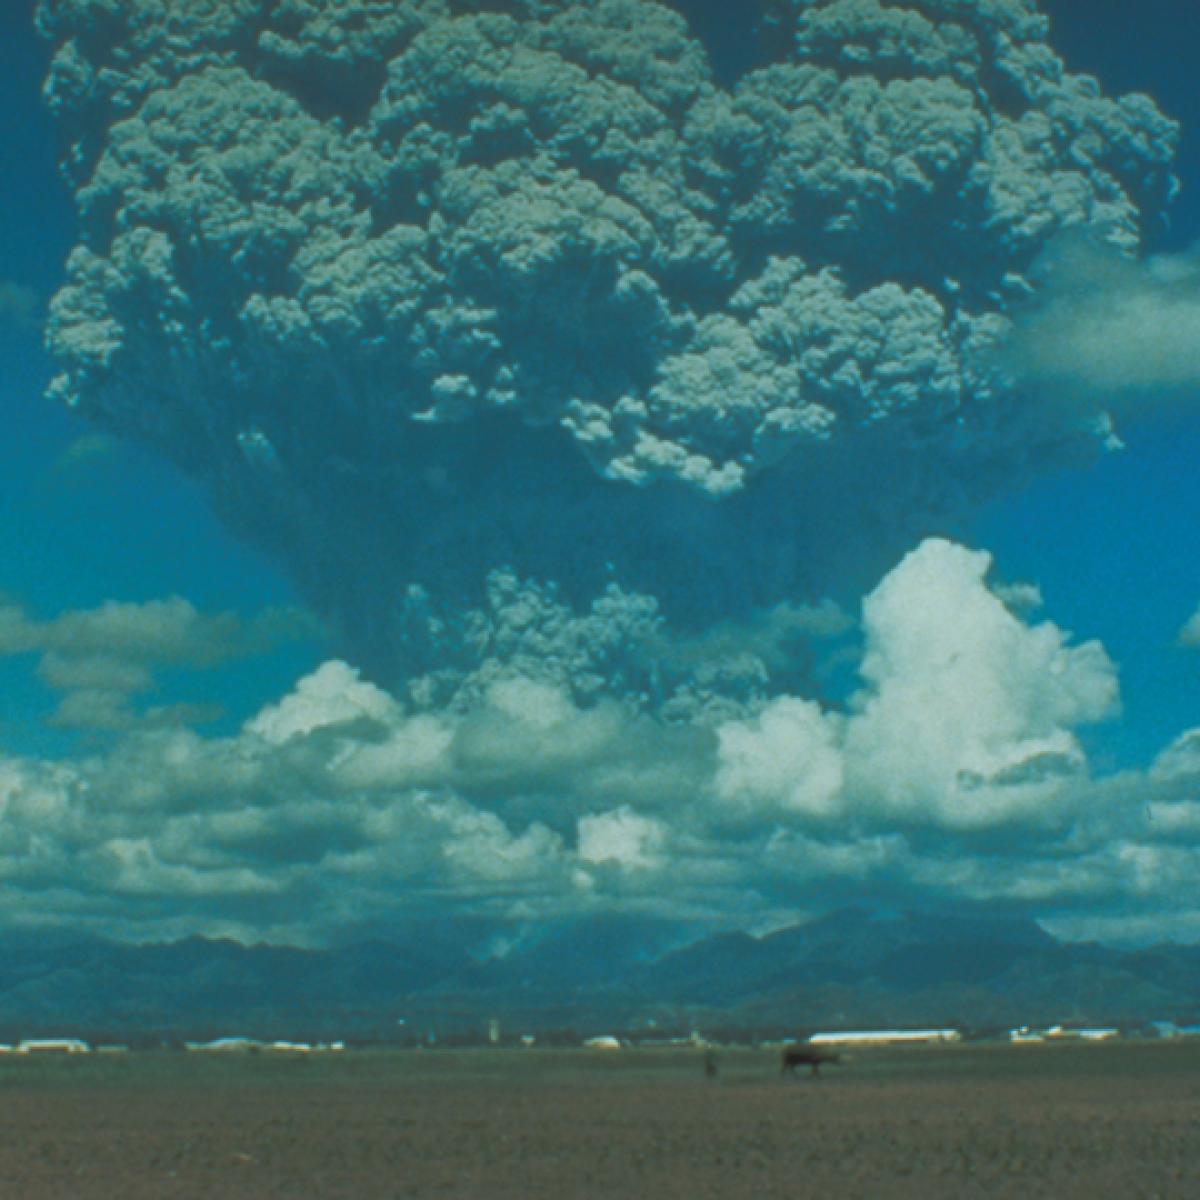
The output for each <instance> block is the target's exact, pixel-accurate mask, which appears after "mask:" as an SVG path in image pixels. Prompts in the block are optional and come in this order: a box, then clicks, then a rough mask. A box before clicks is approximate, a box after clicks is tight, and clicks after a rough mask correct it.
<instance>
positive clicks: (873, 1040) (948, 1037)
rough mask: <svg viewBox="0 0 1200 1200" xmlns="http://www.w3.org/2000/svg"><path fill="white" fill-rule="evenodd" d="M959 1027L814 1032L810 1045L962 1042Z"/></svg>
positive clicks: (887, 1044) (891, 1044)
mask: <svg viewBox="0 0 1200 1200" xmlns="http://www.w3.org/2000/svg"><path fill="white" fill-rule="evenodd" d="M961 1041H962V1034H961V1033H959V1031H958V1030H957V1029H860V1030H847V1031H844V1032H841V1033H814V1034H813V1035H812V1037H810V1038H809V1039H808V1044H809V1045H810V1046H901V1045H909V1044H929V1043H945V1042H961Z"/></svg>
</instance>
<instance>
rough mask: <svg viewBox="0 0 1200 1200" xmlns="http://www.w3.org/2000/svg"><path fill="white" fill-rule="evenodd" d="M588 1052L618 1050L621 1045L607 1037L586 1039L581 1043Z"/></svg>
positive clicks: (613, 1038)
mask: <svg viewBox="0 0 1200 1200" xmlns="http://www.w3.org/2000/svg"><path fill="white" fill-rule="evenodd" d="M583 1044H584V1045H585V1046H586V1047H587V1048H588V1049H589V1050H620V1048H621V1043H620V1042H619V1041H618V1040H617V1039H616V1038H615V1037H611V1036H609V1035H604V1036H602V1037H593V1038H588V1039H587V1041H585V1042H584V1043H583Z"/></svg>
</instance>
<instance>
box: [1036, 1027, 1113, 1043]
mask: <svg viewBox="0 0 1200 1200" xmlns="http://www.w3.org/2000/svg"><path fill="white" fill-rule="evenodd" d="M1120 1036H1121V1031H1120V1030H1119V1029H1111V1028H1103V1029H1072V1028H1070V1027H1069V1026H1066V1025H1051V1026H1050V1028H1049V1029H1047V1030H1046V1037H1048V1038H1053V1039H1054V1040H1055V1041H1083V1042H1107V1041H1109V1040H1111V1039H1112V1038H1115V1037H1120Z"/></svg>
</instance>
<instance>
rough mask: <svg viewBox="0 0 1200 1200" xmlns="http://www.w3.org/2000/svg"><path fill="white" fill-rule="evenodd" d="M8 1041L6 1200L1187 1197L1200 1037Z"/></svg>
mask: <svg viewBox="0 0 1200 1200" xmlns="http://www.w3.org/2000/svg"><path fill="white" fill-rule="evenodd" d="M778 1061H779V1060H778V1052H777V1051H769V1050H761V1051H752V1050H741V1051H736V1050H725V1051H722V1052H721V1053H720V1057H719V1068H720V1069H719V1073H718V1075H717V1077H716V1078H715V1079H708V1078H705V1075H704V1071H703V1064H702V1059H701V1056H700V1055H699V1054H698V1053H697V1052H695V1051H687V1050H670V1051H667V1050H662V1051H660V1050H645V1049H642V1050H622V1051H616V1052H608V1053H603V1052H591V1053H588V1052H583V1051H558V1052H554V1051H540V1050H511V1051H463V1052H452V1051H420V1052H416V1051H409V1052H396V1053H347V1054H345V1055H339V1056H328V1057H325V1058H321V1059H315V1058H304V1057H297V1058H283V1057H279V1056H275V1055H265V1054H264V1055H258V1056H247V1057H240V1056H239V1057H236V1058H222V1059H219V1060H218V1059H215V1058H214V1057H213V1056H198V1055H185V1054H168V1053H162V1054H132V1055H127V1056H121V1057H119V1058H102V1057H100V1056H90V1057H88V1058H86V1059H85V1058H78V1059H71V1060H56V1061H49V1060H46V1059H40V1060H33V1059H22V1060H16V1059H8V1060H5V1061H3V1062H0V1197H3V1198H4V1200H8V1198H10V1197H11V1198H12V1200H42V1198H43V1197H46V1198H61V1200H114V1198H116V1200H184V1198H187V1200H200V1198H203V1200H209V1198H221V1200H226V1198H228V1200H243V1198H247V1200H248V1198H254V1200H259V1198H263V1197H287V1198H289V1200H326V1198H329V1200H333V1198H342V1197H344V1198H346V1200H383V1198H387V1200H393V1198H400V1197H421V1198H426V1197H430V1198H432V1197H445V1198H448V1200H476V1198H478V1200H517V1198H520V1200H539V1198H542V1197H545V1198H548V1200H549V1198H553V1200H575V1198H578V1200H609V1198H612V1200H617V1198H620V1200H641V1198H643V1197H644V1198H646V1200H671V1198H679V1200H684V1198H686V1200H704V1198H708V1197H713V1198H715V1197H721V1198H722V1200H731V1198H739V1197H747V1198H752V1200H771V1198H774V1197H779V1198H783V1197H787V1198H788V1200H795V1198H799V1197H808V1196H812V1197H823V1198H829V1197H837V1198H839V1200H840V1198H854V1197H862V1198H864V1200H866V1198H868V1197H869V1198H871V1200H875V1198H887V1197H914V1198H916V1197H920V1198H921V1200H929V1198H930V1197H942V1196H945V1197H956V1198H959V1197H972V1196H986V1197H1013V1198H1014V1200H1015V1198H1017V1197H1020V1198H1022V1200H1028V1198H1031V1197H1053V1198H1054V1200H1072V1198H1074V1197H1080V1198H1083V1197H1086V1198H1087V1200H1106V1198H1108V1197H1115V1198H1120V1200H1134V1198H1137V1197H1164V1198H1166V1197H1170V1198H1172V1200H1174V1198H1176V1197H1178V1198H1180V1200H1183V1198H1185V1197H1186V1198H1188V1200H1191V1198H1193V1197H1196V1196H1200V1045H1195V1044H1185V1043H1180V1042H1176V1043H1163V1044H1151V1043H1125V1044H1106V1045H1064V1046H1021V1047H1007V1046H996V1047H970V1046H966V1047H951V1048H945V1049H932V1048H926V1049H909V1050H904V1051H897V1050H891V1051H874V1052H871V1051H859V1052H857V1053H856V1054H854V1055H853V1056H852V1058H851V1061H849V1062H847V1063H845V1064H844V1065H843V1066H841V1067H840V1068H839V1067H826V1068H824V1069H823V1077H822V1078H821V1079H812V1078H810V1077H807V1076H801V1077H797V1078H795V1079H790V1078H781V1077H780V1075H779V1070H778Z"/></svg>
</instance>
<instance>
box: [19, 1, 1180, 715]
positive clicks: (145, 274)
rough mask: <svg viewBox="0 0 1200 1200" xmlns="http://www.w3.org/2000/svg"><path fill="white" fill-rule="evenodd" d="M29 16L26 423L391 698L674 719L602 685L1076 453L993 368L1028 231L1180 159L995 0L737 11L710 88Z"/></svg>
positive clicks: (621, 23) (1168, 141) (166, 8)
mask: <svg viewBox="0 0 1200 1200" xmlns="http://www.w3.org/2000/svg"><path fill="white" fill-rule="evenodd" d="M729 19H730V20H733V19H734V18H733V17H732V16H731V17H730V18H729ZM38 22H39V25H40V27H41V29H42V30H43V32H44V33H45V35H46V36H47V37H48V38H50V39H52V40H53V42H54V44H55V47H56V53H55V57H54V61H53V66H52V68H51V72H50V76H49V79H48V82H47V88H46V91H47V96H48V98H49V102H50V104H51V105H52V107H53V108H54V110H55V112H56V113H57V114H58V117H59V119H60V121H61V124H62V127H63V129H64V131H65V132H66V134H67V136H68V139H69V150H68V152H67V155H66V159H65V169H66V171H67V174H68V177H69V178H70V180H71V181H72V184H73V186H74V187H75V188H76V190H77V202H78V210H79V218H80V240H79V245H78V247H77V248H76V249H75V251H74V252H73V254H72V255H71V258H70V263H69V269H68V278H67V281H66V283H65V285H64V286H63V288H62V289H61V291H60V292H59V294H58V296H57V298H56V300H55V302H54V305H53V312H52V317H51V321H50V328H49V340H50V345H51V348H52V350H53V353H54V354H55V356H56V357H57V360H58V362H59V363H60V364H61V374H59V376H58V377H57V378H56V380H55V381H54V383H53V385H52V389H51V390H52V393H53V395H54V396H55V397H56V398H57V399H59V400H60V401H62V402H64V403H66V404H69V405H71V406H73V407H75V408H77V409H78V410H79V411H80V412H82V413H83V414H85V415H86V416H88V417H89V418H91V419H92V420H94V421H96V422H97V423H99V424H100V425H102V426H104V427H106V428H108V429H111V430H114V431H116V432H118V433H120V434H123V435H126V436H130V437H135V438H139V439H142V440H144V441H147V442H149V443H151V444H153V445H154V446H156V447H157V448H159V449H160V450H161V451H163V452H164V453H166V454H167V455H169V456H170V457H171V458H172V459H174V460H175V461H176V462H178V463H179V464H180V466H181V467H182V468H183V469H184V470H186V471H188V472H189V473H191V474H193V475H195V476H197V477H199V478H201V479H202V480H204V481H205V482H206V484H207V485H208V486H209V487H210V488H211V490H212V493H213V495H214V498H215V500H216V502H217V504H218V505H219V506H220V508H221V510H222V511H223V513H224V514H225V515H226V517H227V519H228V520H229V521H230V522H231V523H232V524H233V525H234V526H235V527H236V528H238V529H239V530H241V531H243V532H245V533H247V534H248V535H249V536H252V537H253V538H255V539H256V540H257V541H258V542H259V543H260V544H263V545H265V546H267V547H269V548H270V549H271V550H272V551H273V552H274V553H276V554H277V555H278V556H279V557H280V558H281V559H282V561H283V562H284V563H285V564H286V565H287V567H288V568H289V570H290V571H291V572H292V573H293V575H294V576H295V577H296V578H297V579H298V580H299V581H300V583H301V585H302V586H303V587H304V589H305V590H306V592H307V594H308V595H309V596H310V598H311V600H312V601H313V603H314V605H315V606H316V607H317V608H318V609H319V610H321V611H322V612H324V613H326V614H327V615H329V616H331V617H333V618H334V619H335V621H336V622H337V623H338V624H339V626H340V628H341V629H342V630H343V631H344V635H345V638H346V639H347V641H348V644H349V645H350V647H351V649H352V652H353V654H354V656H355V658H356V659H357V661H358V662H359V663H360V664H361V665H363V666H364V667H365V668H366V669H367V670H368V671H369V672H370V673H371V674H372V675H373V676H374V677H375V678H377V679H380V680H382V681H384V682H386V683H388V684H390V685H392V686H397V685H398V684H399V683H400V682H401V681H403V680H409V681H412V680H421V681H423V682H422V683H421V686H422V687H424V688H425V689H426V692H427V693H428V695H430V696H434V694H436V696H437V697H439V699H438V700H437V702H438V703H449V704H452V705H453V704H455V703H458V704H460V705H462V704H465V703H467V701H466V700H464V699H463V698H462V694H463V689H464V688H469V687H470V686H472V684H471V681H472V680H475V681H476V683H478V681H479V679H480V678H486V677H487V672H488V671H489V670H490V671H492V672H493V673H495V672H501V673H503V671H504V670H505V669H506V668H505V667H504V663H506V662H512V661H514V660H515V659H516V658H520V659H521V661H522V663H523V665H522V667H521V672H522V674H523V676H525V677H530V676H532V677H535V678H536V677H537V676H538V675H539V673H541V674H545V673H546V672H554V671H558V672H559V673H560V674H563V675H564V676H565V677H566V682H568V683H569V684H570V687H571V689H572V691H573V693H574V695H575V697H576V698H577V699H581V700H586V699H588V698H589V696H591V695H592V694H593V693H597V692H602V691H605V690H609V691H615V692H620V693H622V694H625V695H636V696H638V697H642V698H644V699H646V702H647V703H650V702H652V701H653V698H654V696H655V695H656V694H658V695H660V698H661V700H662V703H663V704H666V703H668V702H669V701H671V700H672V699H673V702H675V703H677V704H678V703H681V702H682V701H681V700H680V696H681V695H683V693H682V692H679V693H678V694H676V693H671V694H670V695H668V692H669V690H670V689H669V688H668V689H667V691H664V690H663V689H664V688H665V687H666V684H664V683H663V681H662V679H661V678H659V677H658V676H655V675H654V672H652V671H650V670H649V668H648V667H646V665H645V663H644V662H643V663H641V664H640V665H639V664H633V665H630V664H628V663H627V661H626V660H627V659H628V658H629V655H628V654H626V653H625V649H626V648H627V647H629V646H631V645H636V646H637V647H639V648H641V649H639V651H638V653H641V654H650V653H654V654H658V655H659V656H660V657H661V648H662V645H663V639H662V638H661V637H650V636H643V634H644V633H645V629H646V628H648V627H649V626H654V625H655V623H656V622H661V621H663V620H666V621H669V622H671V623H672V624H673V626H677V627H679V628H682V629H684V630H688V631H690V633H689V634H688V636H699V635H700V632H701V631H703V630H705V629H707V628H709V627H711V626H713V625H714V624H715V623H717V622H718V620H725V619H728V620H740V621H743V622H744V623H746V624H747V625H748V626H749V625H753V623H754V622H755V621H761V620H763V619H765V618H763V617H762V614H764V613H767V612H769V611H771V610H772V609H773V608H774V607H775V606H778V605H779V604H780V603H782V602H784V601H789V600H790V601H793V602H798V601H801V600H804V599H806V598H808V599H811V598H814V597H817V596H820V595H821V594H824V593H825V592H827V591H830V590H832V591H834V592H836V591H838V589H839V588H843V589H847V590H848V589H849V588H851V587H856V586H858V585H859V584H862V583H865V582H868V581H869V580H871V579H873V578H875V577H877V573H878V571H879V569H880V566H881V565H886V564H887V563H888V562H889V561H894V560H895V557H896V554H897V552H898V550H899V549H901V548H903V547H904V546H906V545H908V544H911V541H912V539H913V538H914V537H915V536H916V535H918V534H920V533H922V532H925V531H927V530H928V529H929V528H930V525H931V522H932V521H933V520H934V518H937V517H939V516H944V515H945V514H947V513H951V512H954V511H956V510H958V509H960V508H961V506H962V505H964V504H966V503H968V502H970V501H972V500H973V499H976V498H978V497H979V496H980V495H983V494H987V493H989V492H992V491H995V490H996V489H999V488H1002V487H1006V486H1009V485H1011V484H1012V482H1013V481H1014V480H1015V479H1019V478H1021V477H1024V476H1026V475H1027V474H1028V473H1030V472H1031V471H1034V470H1037V469H1039V468H1040V467H1042V466H1045V465H1047V464H1053V463H1055V462H1058V461H1062V460H1063V459H1064V458H1065V457H1070V456H1074V455H1079V454H1086V453H1088V452H1089V451H1090V450H1091V449H1094V448H1095V447H1097V446H1098V445H1100V444H1102V442H1103V440H1104V438H1105V437H1106V436H1107V432H1106V425H1105V421H1104V419H1103V415H1102V414H1101V413H1099V412H1096V411H1093V412H1090V413H1089V412H1087V411H1085V410H1083V409H1081V408H1080V407H1078V406H1075V407H1071V408H1070V409H1069V410H1068V409H1067V408H1065V407H1064V406H1039V405H1034V404H1032V403H1030V402H1029V400H1028V398H1027V397H1026V396H1024V395H1023V394H1022V390H1021V387H1020V384H1019V381H1018V380H1016V379H1015V378H1013V377H1012V375H1011V374H1010V373H1009V372H1008V371H1007V370H1006V369H1005V368H1003V367H1002V366H1000V365H998V364H1000V363H1002V362H1004V361H1005V360H1004V358H1003V356H1000V355H997V354H996V353H994V351H995V350H996V348H997V347H998V346H999V345H1000V344H1001V343H1002V342H1003V341H1004V339H1005V337H1006V335H1007V333H1008V330H1009V328H1010V324H1011V318H1012V315H1013V313H1014V312H1015V311H1016V309H1017V307H1018V306H1019V305H1020V304H1022V303H1024V302H1025V301H1026V300H1027V299H1028V297H1029V295H1030V293H1031V292H1032V291H1034V290H1035V289H1036V284H1035V283H1034V282H1031V279H1032V278H1033V276H1032V274H1031V267H1032V265H1033V263H1034V261H1035V260H1036V259H1037V258H1038V256H1039V254H1040V253H1041V252H1042V251H1043V250H1044V249H1045V248H1046V247H1047V245H1048V244H1049V243H1050V242H1051V240H1052V239H1054V238H1055V236H1056V235H1058V234H1060V233H1063V232H1064V231H1072V232H1073V233H1074V234H1075V235H1076V236H1083V237H1086V238H1088V239H1090V240H1091V241H1093V242H1094V243H1096V244H1098V245H1102V246H1107V247H1111V248H1114V249H1115V250H1116V251H1117V252H1119V253H1121V254H1124V255H1126V256H1129V257H1130V258H1132V257H1134V256H1135V255H1136V252H1137V249H1138V245H1139V238H1140V231H1141V228H1142V226H1143V224H1144V223H1145V222H1146V221H1147V220H1150V219H1153V218H1155V217H1157V215H1158V214H1159V212H1160V210H1161V209H1162V207H1163V206H1164V204H1165V202H1166V199H1167V197H1168V196H1169V193H1170V189H1171V179H1170V175H1169V164H1170V161H1171V157H1172V153H1173V148H1174V143H1175V135H1176V130H1175V127H1174V125H1173V124H1172V122H1170V121H1169V120H1167V119H1166V118H1164V117H1163V116H1162V115H1161V114H1160V113H1159V112H1158V111H1157V110H1156V108H1155V106H1154V105H1153V103H1152V102H1151V101H1149V100H1148V99H1146V98H1145V97H1141V96H1128V97H1124V98H1122V99H1119V100H1112V99H1109V98H1106V97H1105V96H1104V95H1102V94H1101V92H1100V90H1099V88H1098V87H1097V85H1096V84H1095V82H1094V81H1093V80H1091V79H1089V78H1087V77H1080V76H1074V75H1071V74H1069V73H1067V72H1066V71H1065V70H1064V68H1063V65H1062V63H1061V62H1060V60H1059V59H1058V58H1057V57H1056V56H1055V54H1054V52H1053V51H1052V50H1051V48H1050V47H1049V45H1048V44H1047V41H1046V38H1047V35H1048V26H1047V21H1046V20H1045V18H1043V17H1042V16H1040V15H1039V14H1038V13H1037V12H1036V9H1035V7H1034V5H1033V4H1032V3H1031V2H1030V0H909V3H907V4H886V5H885V4H882V3H879V2H878V0H790V2H783V3H774V4H772V5H769V6H768V12H767V15H766V18H765V19H764V21H763V28H762V30H761V34H762V43H761V44H762V57H761V61H760V63H759V65H758V66H757V67H756V68H755V69H753V70H750V71H749V72H747V73H745V74H743V75H742V76H741V78H739V79H738V80H737V81H736V83H735V84H734V85H733V86H731V87H725V86H722V85H719V84H718V83H717V82H716V79H715V75H714V71H713V67H712V65H711V63H710V60H709V57H708V54H707V53H706V50H705V48H704V47H703V46H702V45H701V44H700V43H699V42H698V41H697V39H696V38H695V37H694V36H693V35H692V33H691V32H690V31H689V28H688V25H687V22H686V21H685V19H684V17H683V16H682V15H681V14H680V13H678V12H675V11H673V10H672V9H671V8H669V7H668V6H667V5H665V4H661V3H655V2H653V0H594V2H592V3H586V4H584V3H576V4H571V3H565V2H562V0H509V2H507V3H504V2H501V0H386V2H383V0H273V2H267V0H230V2H229V3H223V4H213V3H211V0H43V2H42V4H41V7H40V10H39V13H38ZM756 614H757V615H756ZM647 623H648V625H647ZM568 628H569V629H570V630H572V631H574V632H572V633H571V634H570V637H569V638H568V637H567V635H566V634H565V633H563V631H564V630H566V629H568ZM580 631H582V632H580ZM631 631H632V632H631ZM560 634H562V636H559V635H560ZM564 638H566V640H567V641H570V640H571V639H572V638H574V639H575V641H572V642H571V644H570V645H569V646H566V648H565V649H564V644H565V643H564ZM646 646H657V647H658V649H657V650H655V651H653V652H652V651H647V650H645V649H644V648H645V647H646ZM547 647H552V648H553V649H552V650H550V649H547ZM572 656H573V657H572ZM751 657H753V655H752V656H751ZM668 658H669V656H668ZM755 661H756V662H757V663H758V665H757V666H753V665H751V666H749V667H747V666H746V665H745V662H744V661H743V663H742V666H741V667H739V668H737V669H736V670H734V669H733V668H730V670H729V671H727V672H726V676H727V678H725V679H724V680H721V679H717V680H712V679H710V680H708V682H707V683H706V684H704V687H707V688H708V690H709V691H710V692H713V693H714V694H715V693H718V692H721V691H722V689H724V691H726V692H729V693H730V694H733V693H736V692H738V689H739V688H741V689H743V690H745V688H747V687H751V685H749V684H746V682H745V681H746V679H747V678H748V674H747V673H749V675H750V676H753V675H754V673H755V672H756V671H757V672H758V673H759V674H760V675H763V674H764V673H765V675H767V676H769V675H770V664H769V663H765V660H764V659H763V658H762V657H761V656H759V657H758V658H757V659H755ZM564 663H565V664H566V665H563V664H564ZM539 664H542V665H539ZM480 672H483V676H481V674H480ZM739 672H740V673H739ZM731 678H732V679H733V680H734V682H732V683H730V682H729V680H730V679H731ZM414 686H415V685H414ZM679 686H680V687H682V686H683V685H679ZM687 687H688V688H690V689H691V691H690V692H688V693H687V694H688V695H692V696H694V695H696V694H699V693H698V691H697V689H699V690H700V691H703V690H704V688H703V687H701V684H700V683H698V682H697V681H696V680H695V679H694V678H693V679H692V680H691V682H690V683H688V684H687ZM763 687H768V685H767V684H763V683H762V681H761V680H759V682H757V683H754V684H753V687H751V690H753V689H754V688H758V689H759V690H760V691H761V690H762V688H763ZM589 688H590V689H591V692H590V693H589V690H588V689H589ZM656 689H658V690H657V692H656ZM677 690H678V689H677ZM685 690H686V689H685ZM768 690H769V687H768ZM456 698H457V699H456ZM433 702H434V701H433V700H430V703H433Z"/></svg>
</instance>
